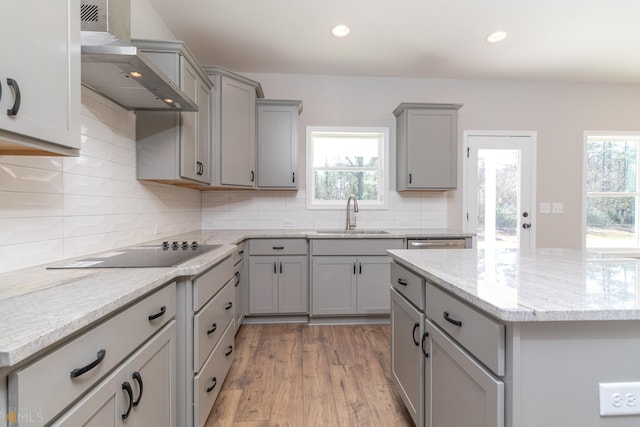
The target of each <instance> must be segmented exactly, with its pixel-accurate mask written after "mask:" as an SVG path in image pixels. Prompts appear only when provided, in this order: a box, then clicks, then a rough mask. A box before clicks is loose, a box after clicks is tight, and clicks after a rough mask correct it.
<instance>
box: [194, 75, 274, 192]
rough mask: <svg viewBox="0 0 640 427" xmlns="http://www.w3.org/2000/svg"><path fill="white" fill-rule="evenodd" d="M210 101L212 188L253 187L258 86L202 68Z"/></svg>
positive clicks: (260, 89) (240, 78)
mask: <svg viewBox="0 0 640 427" xmlns="http://www.w3.org/2000/svg"><path fill="white" fill-rule="evenodd" d="M204 70H205V72H206V73H207V75H208V76H209V79H210V80H211V82H212V83H213V92H212V98H211V111H210V113H211V118H212V119H211V122H212V124H211V128H212V156H211V159H212V165H213V169H212V171H213V174H212V179H211V186H213V187H240V188H255V187H256V180H257V176H256V98H257V97H260V98H262V97H263V96H264V95H263V93H262V88H261V86H260V84H259V83H257V82H255V81H253V80H250V79H247V78H246V77H243V76H240V75H238V74H235V73H233V72H231V71H228V70H226V69H224V68H221V67H207V66H205V67H204Z"/></svg>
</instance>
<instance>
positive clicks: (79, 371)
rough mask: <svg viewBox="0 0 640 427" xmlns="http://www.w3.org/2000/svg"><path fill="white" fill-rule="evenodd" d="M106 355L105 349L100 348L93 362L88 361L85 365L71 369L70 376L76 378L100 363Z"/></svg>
mask: <svg viewBox="0 0 640 427" xmlns="http://www.w3.org/2000/svg"><path fill="white" fill-rule="evenodd" d="M106 355H107V351H106V350H104V349H102V350H100V351H99V352H98V353H97V354H96V360H94V361H93V362H91V363H89V364H88V365H87V366H83V367H82V368H77V369H74V370H73V371H71V374H70V375H71V378H77V377H79V376H80V375H82V374H84V373H87V372H89V371H90V370H92V369H93V368H95V367H96V366H98V365H99V364H100V362H102V361H103V360H104V357H105V356H106Z"/></svg>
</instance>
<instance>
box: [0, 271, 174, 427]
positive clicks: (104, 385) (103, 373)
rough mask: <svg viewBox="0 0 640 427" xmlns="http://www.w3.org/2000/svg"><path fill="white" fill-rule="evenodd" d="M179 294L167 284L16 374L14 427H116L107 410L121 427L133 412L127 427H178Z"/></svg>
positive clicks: (11, 388) (11, 403) (11, 401)
mask: <svg viewBox="0 0 640 427" xmlns="http://www.w3.org/2000/svg"><path fill="white" fill-rule="evenodd" d="M175 292H176V286H175V284H174V283H171V284H168V285H167V286H165V287H163V288H162V289H160V290H158V291H156V292H154V293H153V294H151V295H148V296H146V297H144V298H143V299H142V300H140V301H138V302H137V303H135V304H133V305H132V306H130V307H129V308H126V309H124V310H123V311H121V312H120V313H118V314H116V315H114V316H113V317H111V318H109V319H108V320H105V321H103V322H101V323H99V324H98V325H96V326H94V327H93V328H91V329H89V330H88V331H86V332H83V333H81V334H80V335H78V336H77V337H75V338H73V339H71V340H70V341H68V342H66V343H65V344H63V345H62V346H59V347H58V348H56V349H54V350H51V351H46V352H45V353H44V354H43V355H42V356H41V357H39V358H37V359H36V360H35V361H33V362H31V363H29V364H27V365H25V366H21V367H17V369H16V370H14V372H12V373H10V374H9V376H8V407H9V408H17V413H16V417H17V420H16V423H13V422H12V423H11V426H12V427H15V426H30V427H32V426H44V425H50V423H51V422H53V421H55V422H56V423H57V424H56V425H65V426H78V425H111V424H109V423H107V422H106V419H105V418H104V417H106V416H107V415H108V414H107V412H106V411H105V409H104V408H103V407H104V406H105V405H112V408H113V411H111V412H112V413H115V414H116V420H115V421H116V422H117V423H116V424H115V425H120V423H121V422H122V416H121V415H122V414H124V413H126V412H127V411H128V409H129V407H131V411H130V412H129V415H128V417H127V418H128V420H127V425H140V426H142V425H146V424H145V423H146V420H147V419H151V420H155V421H156V422H155V423H154V424H152V425H159V426H167V427H171V426H176V425H177V424H176V419H175V408H176V388H175V384H176V347H175V346H176V330H175V325H174V323H175V322H174V320H173V318H174V316H175V313H176V306H175ZM123 331H126V333H123ZM143 389H144V392H143V391H142V390H143ZM134 403H136V405H134ZM160 408H161V409H160ZM92 420H94V421H92ZM147 425H148V424H147Z"/></svg>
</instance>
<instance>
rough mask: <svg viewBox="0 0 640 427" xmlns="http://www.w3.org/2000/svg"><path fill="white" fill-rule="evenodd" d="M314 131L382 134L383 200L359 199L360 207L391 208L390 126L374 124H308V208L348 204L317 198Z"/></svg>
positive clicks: (364, 208)
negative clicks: (360, 125) (315, 196)
mask: <svg viewBox="0 0 640 427" xmlns="http://www.w3.org/2000/svg"><path fill="white" fill-rule="evenodd" d="M314 133H335V134H347V133H362V134H380V135H381V136H382V138H383V140H382V153H381V157H382V158H381V159H380V169H381V174H382V176H381V179H382V182H381V184H380V188H379V192H380V194H381V195H382V200H381V201H379V202H377V201H371V200H358V207H359V208H360V209H363V210H388V209H389V197H390V195H389V145H390V141H389V128H388V127H374V126H362V127H354V126H307V127H306V152H307V153H306V185H305V188H306V207H307V209H314V210H315V209H325V210H328V209H332V210H336V209H343V208H345V206H346V199H345V200H322V201H320V200H316V199H315V198H314V195H315V181H314V171H315V169H314V167H313V134H314Z"/></svg>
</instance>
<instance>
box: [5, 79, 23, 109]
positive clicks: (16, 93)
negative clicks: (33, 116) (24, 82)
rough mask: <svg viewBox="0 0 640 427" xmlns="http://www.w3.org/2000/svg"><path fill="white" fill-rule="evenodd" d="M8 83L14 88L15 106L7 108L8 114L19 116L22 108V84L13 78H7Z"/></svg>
mask: <svg viewBox="0 0 640 427" xmlns="http://www.w3.org/2000/svg"><path fill="white" fill-rule="evenodd" d="M7 84H8V85H9V86H11V87H12V88H13V96H14V98H13V107H11V108H9V109H8V110H7V115H8V116H17V115H18V110H19V109H20V86H18V82H17V81H15V80H13V79H7Z"/></svg>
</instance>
